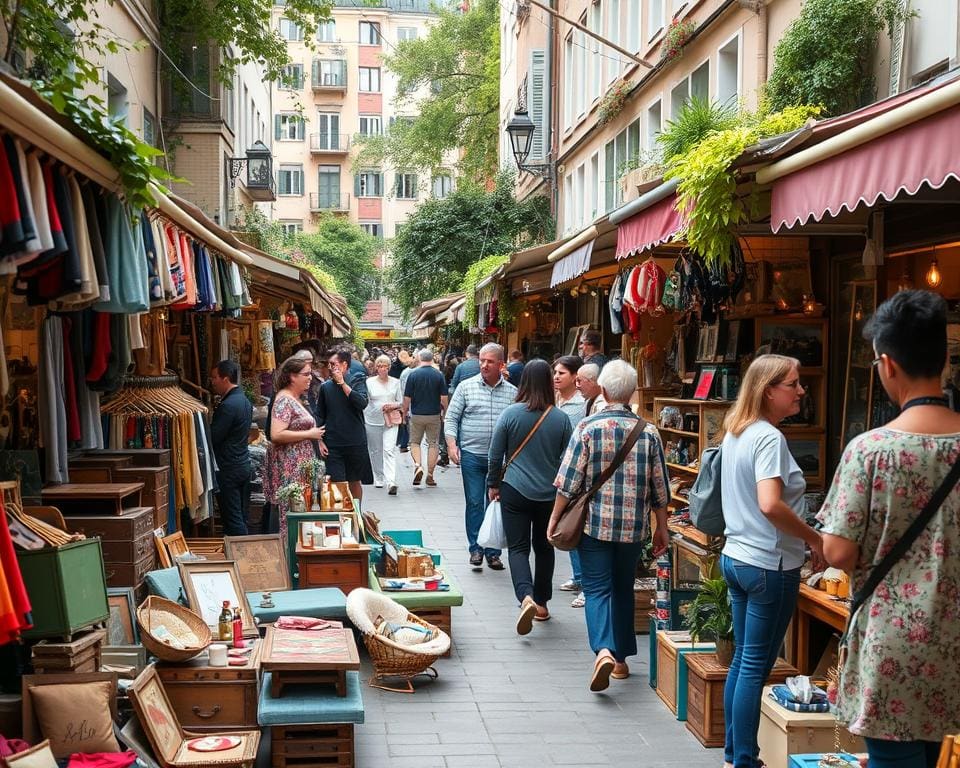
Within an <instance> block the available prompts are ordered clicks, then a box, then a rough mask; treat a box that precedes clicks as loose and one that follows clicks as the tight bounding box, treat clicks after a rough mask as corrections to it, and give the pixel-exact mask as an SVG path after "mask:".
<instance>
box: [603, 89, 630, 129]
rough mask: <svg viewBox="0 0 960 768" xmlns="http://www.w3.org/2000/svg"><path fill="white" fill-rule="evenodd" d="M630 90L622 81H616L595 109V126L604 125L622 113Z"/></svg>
mask: <svg viewBox="0 0 960 768" xmlns="http://www.w3.org/2000/svg"><path fill="white" fill-rule="evenodd" d="M630 90H631V88H630V86H629V85H628V84H627V83H626V82H624V81H623V80H617V82H615V83H614V84H613V85H611V86H610V90H609V91H607V92H606V94H604V97H603V99H601V100H600V106H598V107H597V125H606V124H607V123H609V122H610V121H611V120H613V118H615V117H616V116H617V115H619V114H620V113H621V112H622V111H623V106H624V104H626V103H627V96H628V95H629V94H630Z"/></svg>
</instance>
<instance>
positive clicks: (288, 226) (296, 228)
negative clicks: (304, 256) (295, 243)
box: [280, 219, 303, 237]
mask: <svg viewBox="0 0 960 768" xmlns="http://www.w3.org/2000/svg"><path fill="white" fill-rule="evenodd" d="M280 226H281V227H282V228H283V235H284V237H291V236H293V235H295V234H297V232H303V219H281V220H280Z"/></svg>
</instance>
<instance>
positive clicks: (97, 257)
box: [80, 184, 110, 301]
mask: <svg viewBox="0 0 960 768" xmlns="http://www.w3.org/2000/svg"><path fill="white" fill-rule="evenodd" d="M80 194H81V196H82V198H83V212H84V214H85V215H86V219H87V237H88V238H89V239H90V251H91V252H92V254H93V263H94V267H95V269H96V272H97V290H98V293H99V298H100V301H109V300H110V276H109V274H108V273H107V255H106V253H105V252H104V250H103V233H102V231H101V228H100V216H99V215H98V213H97V203H96V199H95V197H94V192H93V190H92V189H90V185H89V184H81V185H80Z"/></svg>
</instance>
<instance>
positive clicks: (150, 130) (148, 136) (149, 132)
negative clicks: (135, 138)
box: [143, 109, 157, 147]
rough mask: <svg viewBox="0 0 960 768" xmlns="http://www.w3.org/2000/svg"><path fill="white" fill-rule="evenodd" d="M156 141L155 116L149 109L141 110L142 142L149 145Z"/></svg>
mask: <svg viewBox="0 0 960 768" xmlns="http://www.w3.org/2000/svg"><path fill="white" fill-rule="evenodd" d="M156 141H157V118H155V117H154V116H153V115H152V114H151V113H150V110H149V109H144V110H143V143H144V144H149V145H150V146H151V147H152V146H154V145H155V144H156Z"/></svg>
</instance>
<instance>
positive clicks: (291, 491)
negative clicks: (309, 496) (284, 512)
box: [277, 483, 307, 512]
mask: <svg viewBox="0 0 960 768" xmlns="http://www.w3.org/2000/svg"><path fill="white" fill-rule="evenodd" d="M277 501H278V502H279V503H281V504H286V505H287V508H288V509H289V510H290V511H291V512H306V511H307V509H306V504H305V503H304V498H303V485H302V484H300V483H287V484H286V485H283V486H280V487H279V488H278V489H277Z"/></svg>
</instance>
